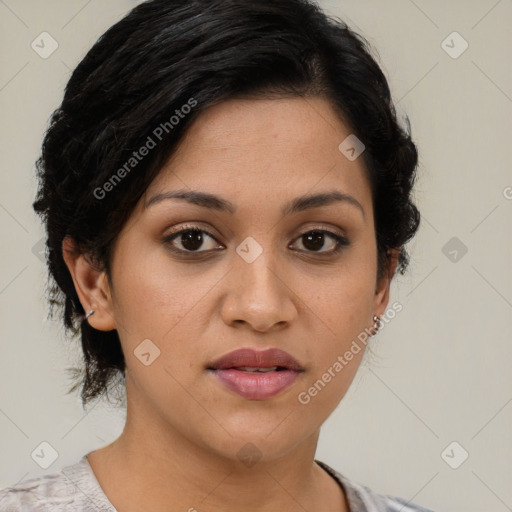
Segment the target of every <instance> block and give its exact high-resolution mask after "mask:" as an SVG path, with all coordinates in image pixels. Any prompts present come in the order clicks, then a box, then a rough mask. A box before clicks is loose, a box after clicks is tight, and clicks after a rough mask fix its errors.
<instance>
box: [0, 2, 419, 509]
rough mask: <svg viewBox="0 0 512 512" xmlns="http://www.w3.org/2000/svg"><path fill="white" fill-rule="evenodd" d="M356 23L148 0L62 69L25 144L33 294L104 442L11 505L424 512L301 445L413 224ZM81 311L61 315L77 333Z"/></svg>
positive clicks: (383, 96)
mask: <svg viewBox="0 0 512 512" xmlns="http://www.w3.org/2000/svg"><path fill="white" fill-rule="evenodd" d="M416 164H417V152H416V148H415V145H414V144H413V142H412V141H411V139H410V137H409V135H408V134H407V133H405V132H404V130H403V129H402V128H401V127H400V126H399V124H398V122H397V119H396V116H395V112H394V108H393V104H392V102H391V99H390V92H389V88H388V84H387V82H386V79H385V77H384V75H383V74H382V72H381V70H380V68H379V67H378V65H377V64H376V62H375V61H374V60H373V58H372V57H371V55H370V53H369V49H368V47H367V45H366V43H365V41H364V40H363V39H362V38H361V37H360V36H358V35H357V34H355V33H354V32H352V31H351V30H350V29H349V28H348V27H347V26H346V25H345V24H343V23H342V22H341V21H339V20H334V19H331V18H328V17H327V16H326V15H325V14H324V13H323V12H322V11H321V10H320V9H319V8H318V7H317V6H316V5H314V4H312V3H309V2H307V1H306V0H275V1H272V2H264V1H252V2H246V1H243V0H231V1H226V0H215V1H205V0H192V1H190V0H175V1H169V0H165V1H164V0H153V1H148V2H144V3H142V4H141V5H139V6H138V7H136V8H135V9H134V10H133V11H131V12H130V13H129V14H128V15H127V16H126V17H125V18H124V19H123V20H121V21H120V22H119V23H117V24H116V25H114V26H113V27H112V28H111V29H110V30H108V31H107V32H106V33H105V34H104V35H103V36H102V37H101V38H100V39H99V41H98V42H97V43H96V44H95V45H94V47H93V48H92V49H91V50H90V51H89V53H88V54H87V55H86V57H85V58H84V59H83V61H82V62H81V63H80V64H79V66H78V67H77V69H76V70H75V71H74V73H73V75H72V77H71V79H70V81H69V83H68V85H67V88H66V92H65V96H64V100H63V102H62V105H61V107H60V108H59V109H58V110H57V111H56V112H55V113H54V115H53V118H52V122H51V126H50V128H49V130H48V132H47V134H46V137H45V140H44V144H43V152H42V156H41V158H40V160H39V162H38V170H39V180H40V188H39V191H38V196H37V198H36V201H35V203H34V208H35V210H36V212H38V213H39V214H40V215H41V216H42V218H43V219H44V221H45V224H46V229H47V235H48V239H47V246H48V267H49V274H50V276H51V278H52V279H53V280H54V282H55V283H54V286H53V288H52V289H51V297H50V299H51V300H52V303H58V302H59V301H60V302H61V303H62V305H63V306H64V308H63V316H64V322H65V326H66V327H67V328H69V329H70V330H73V329H75V330H76V332H77V333H78V332H79V334H80V337H81V342H82V348H83V353H84V363H85V364H84V366H85V371H84V375H83V378H82V379H81V380H80V379H79V380H78V381H77V382H76V383H75V386H74V387H73V389H76V388H77V386H78V385H79V384H81V386H82V390H81V397H82V401H83V404H84V406H85V405H86V403H88V402H89V401H91V400H92V399H94V398H97V397H99V396H101V395H103V394H105V393H107V392H108V391H109V389H110V388H111V387H112V386H114V385H115V384H116V382H117V383H119V381H120V382H121V385H122V386H124V385H125V386H126V405H127V418H126V424H125V428H124V430H123V432H122V434H121V435H120V436H119V438H118V439H116V440H115V441H114V442H113V443H111V444H109V445H107V446H105V447H103V448H101V449H98V450H95V451H93V452H90V453H88V454H87V455H84V456H83V457H82V459H81V460H80V461H79V462H77V463H76V464H74V465H71V466H68V467H66V468H63V469H62V470H61V471H60V472H58V473H52V474H49V475H45V476H43V477H40V478H36V479H32V480H30V481H26V482H22V483H20V484H18V485H15V486H13V487H11V488H8V489H4V490H3V491H1V492H0V506H1V507H0V508H1V509H2V510H10V511H19V510H22V511H29V510H30V511H52V512H55V511H64V510H65V511H86V510H87V511H89V510H90V511H96V510H98V511H100V510H101V511H112V510H117V511H118V512H126V511H130V512H137V511H142V510H151V511H152V512H160V511H166V512H169V511H187V510H188V511H189V512H192V511H196V510H197V511H200V512H201V511H221V510H222V511H224V510H246V511H252V510H258V511H267V510H269V511H270V510H272V511H274V510H286V511H296V510H297V511H299V510H301V511H303V510H311V511H312V510H321V511H326V512H327V511H329V512H331V511H332V512H334V511H336V512H341V511H351V512H355V511H372V512H374V511H379V512H380V511H398V510H402V511H404V512H407V511H425V510H426V509H425V508H421V507H419V506H415V505H412V504H409V503H407V502H406V501H405V500H402V499H399V498H394V497H390V496H383V495H378V494H376V493H374V492H372V491H371V490H369V489H367V488H366V487H363V486H361V485H358V484H356V483H355V482H353V481H351V480H350V479H349V478H347V477H345V476H343V475H341V474H340V473H338V472H337V471H335V470H334V469H332V468H330V467H329V466H327V465H326V464H324V463H322V462H320V461H316V460H315V459H314V456H315V451H316V446H317V442H318V437H319V431H320V427H321V425H322V423H323V422H324V421H325V420H326V419H327V418H328V416H329V415H330V414H331V413H332V411H333V410H334V409H335V408H336V406H337V405H338V403H339V402H340V400H341V399H342V398H343V396H344V395H345V393H346V392H347V390H348V388H349V386H350V383H351V382H352V380H353V378H354V375H355V373H356V370H357V368H358V366H359V364H360V362H361V359H362V357H363V354H364V352H365V351H364V348H365V346H366V343H367V341H368V338H369V337H371V336H372V335H374V334H375V333H376V332H377V330H378V328H379V325H380V322H381V320H380V319H381V317H383V316H384V315H385V314H386V308H388V304H389V289H390V282H391V280H392V278H393V276H394V275H395V273H396V272H397V271H398V272H401V273H403V272H404V271H405V269H406V267H407V264H408V255H407V252H406V250H405V248H404V244H405V243H406V242H407V241H408V240H410V239H411V238H412V237H413V236H414V234H415V232H416V231H417V228H418V224H419V213H418V211H417V209H416V207H415V206H414V204H413V202H412V199H411V191H412V186H413V183H414V179H415V172H416ZM78 326H79V327H78Z"/></svg>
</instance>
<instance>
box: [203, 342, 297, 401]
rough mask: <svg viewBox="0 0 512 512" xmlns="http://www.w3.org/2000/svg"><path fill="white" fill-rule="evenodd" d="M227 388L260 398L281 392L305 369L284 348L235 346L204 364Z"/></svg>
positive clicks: (242, 394) (252, 398)
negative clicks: (259, 349) (265, 348)
mask: <svg viewBox="0 0 512 512" xmlns="http://www.w3.org/2000/svg"><path fill="white" fill-rule="evenodd" d="M206 369H207V370H208V371H209V372H211V373H212V374H213V375H215V377H217V379H218V382H220V383H221V384H222V385H223V386H224V387H226V388H227V389H229V390H231V391H234V392H235V393H237V394H238V395H240V396H242V397H244V398H247V399H249V400H264V399H267V398H271V397H273V396H276V395H277V394H279V393H281V392H282V391H284V390H285V389H287V388H288V387H290V386H291V385H292V384H293V382H294V381H295V380H296V379H297V378H298V377H299V375H300V374H301V373H303V372H304V371H305V369H304V368H303V367H302V366H301V365H300V363H299V362H298V361H297V360H296V359H295V358H293V357H292V356H291V355H290V354H288V353H287V352H284V351H283V350H279V349H267V350H264V351H256V350H252V349H247V348H246V349H239V350H235V351H234V352H230V353H229V354H227V355H225V356H223V357H221V358H220V359H218V360H217V361H215V362H214V363H211V364H210V365H208V366H207V368H206Z"/></svg>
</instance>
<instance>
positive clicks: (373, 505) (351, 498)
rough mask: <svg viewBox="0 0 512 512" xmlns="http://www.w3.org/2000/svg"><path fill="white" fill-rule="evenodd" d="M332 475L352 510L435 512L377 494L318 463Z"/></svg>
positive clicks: (367, 511)
mask: <svg viewBox="0 0 512 512" xmlns="http://www.w3.org/2000/svg"><path fill="white" fill-rule="evenodd" d="M316 462H317V463H318V464H319V465H320V466H321V467H323V468H324V469H325V470H326V471H327V472H328V473H330V474H331V476H333V477H334V478H335V479H336V480H337V481H338V482H339V483H340V485H341V486H342V487H343V489H344V490H345V493H346V495H347V500H348V502H349V505H350V509H351V510H357V511H358V512H433V511H432V510H430V509H427V508H424V507H421V506H419V505H415V504H414V503H410V502H409V501H407V500H405V499H403V498H399V497H396V496H390V495H388V494H377V493H375V492H373V491H372V490H371V489H369V488H368V487H366V486H364V485H361V484H358V483H356V482H353V481H352V480H350V479H348V478H347V477H346V476H344V475H342V474H341V473H338V472H337V471H336V470H334V469H332V468H331V467H330V466H328V465H327V464H325V462H321V461H318V460H317V461H316Z"/></svg>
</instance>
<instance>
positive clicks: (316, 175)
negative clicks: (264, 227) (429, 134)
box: [146, 97, 371, 207]
mask: <svg viewBox="0 0 512 512" xmlns="http://www.w3.org/2000/svg"><path fill="white" fill-rule="evenodd" d="M349 135H351V131H350V127H349V126H348V125H347V124H345V123H344V122H343V121H342V119H341V118H340V116H339V115H338V114H337V113H336V111H335V110H334V109H333V108H332V107H331V105H330V104H329V103H328V101H326V100H324V99H322V98H318V97H312V98H284V99H254V100H253V99H251V100H238V99H237V100H228V101H225V102H222V103H220V104H218V105H215V106H213V107H210V108H209V109H206V110H205V111H203V112H202V113H201V114H200V116H199V117H198V118H197V119H196V120H195V121H194V123H193V124H192V125H191V126H190V127H189V129H188V131H187V133H186V135H185V136H184V138H183V139H182V141H181V143H180V145H179V147H178V148H177V150H176V151H175V153H174V154H173V156H172V157H171V159H170V160H169V161H168V162H167V164H166V165H165V166H164V168H163V169H162V171H161V172H160V173H159V175H158V176H157V177H156V178H155V180H154V181H153V183H152V184H151V185H150V187H149V188H148V190H147V192H146V200H147V198H148V197H150V196H151V195H152V194H155V193H158V192H164V191H168V190H172V189H183V188H184V187H185V188H186V187H189V188H190V189H193V190H201V191H205V192H210V193H214V194H218V195H223V196H229V197H230V199H231V200H232V201H234V202H236V200H237V198H239V199H242V198H244V200H245V201H247V200H248V197H250V196H253V197H255V198H257V199H262V198H265V199H266V200H271V199H272V198H282V197H285V196H291V195H301V194H304V193H306V192H314V191H315V188H319V189H322V190H326V189H329V188H333V187H335V188H337V189H338V190H340V189H341V190H342V191H344V192H347V193H351V194H352V195H357V196H359V198H358V199H359V200H360V201H361V202H365V201H367V200H369V199H371V198H370V197H369V194H370V191H369V184H368V183H367V177H366V170H365V167H364V161H363V158H362V157H360V158H358V159H356V160H355V161H350V160H349V159H347V158H346V157H345V156H344V154H343V153H342V152H341V151H340V149H339V146H340V144H341V143H342V141H344V140H345V139H346V138H347V137H348V136H349ZM259 204H260V207H261V204H262V203H261V202H260V203H259Z"/></svg>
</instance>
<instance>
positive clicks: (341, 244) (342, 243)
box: [162, 225, 350, 257]
mask: <svg viewBox="0 0 512 512" xmlns="http://www.w3.org/2000/svg"><path fill="white" fill-rule="evenodd" d="M191 231H194V232H199V233H203V234H204V233H206V234H207V235H208V236H209V237H210V238H212V239H213V240H215V241H217V239H216V237H215V236H214V235H213V234H212V233H210V232H209V231H208V230H206V229H203V228H200V227H199V226H194V225H187V226H184V227H183V228H182V229H180V230H179V231H176V232H174V233H171V234H170V235H167V236H165V237H164V238H163V240H162V242H163V243H165V244H166V245H167V247H168V248H169V250H170V251H172V252H173V253H176V254H179V255H180V256H184V257H194V256H196V257H197V256H198V255H203V254H208V253H210V254H211V253H212V252H213V251H183V250H181V249H176V248H175V247H174V246H173V245H172V241H173V240H174V239H175V238H177V237H178V236H179V235H182V234H183V233H188V232H191ZM309 233H322V234H325V235H327V236H328V237H330V238H332V239H334V241H335V242H337V246H336V247H335V248H334V249H332V250H330V251H325V252H317V251H307V250H306V251H303V250H299V251H298V252H302V253H305V254H308V255H311V254H313V255H316V256H320V257H322V256H324V257H325V256H334V255H336V254H338V253H339V252H341V251H342V250H343V249H344V248H346V247H348V246H349V245H350V242H349V240H348V239H347V238H346V237H344V236H341V235H338V234H337V233H334V232H332V231H329V230H326V229H320V228H313V229H309V230H307V231H304V232H303V233H301V234H300V235H299V236H298V237H297V238H296V239H295V240H298V239H300V238H301V237H303V236H305V235H307V234H309ZM214 250H216V249H214Z"/></svg>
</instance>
